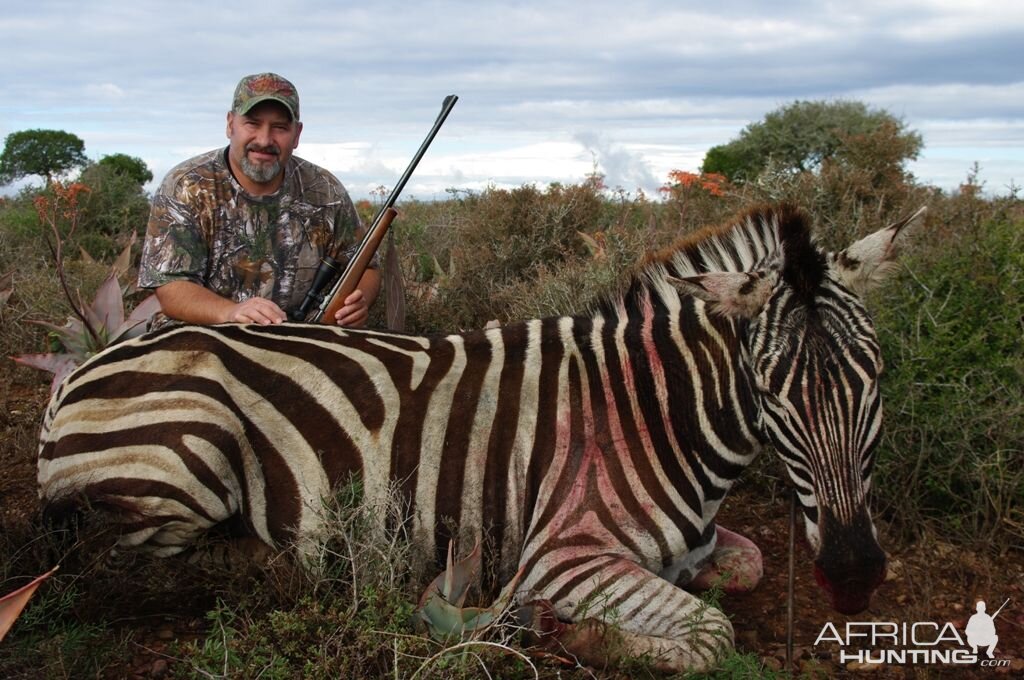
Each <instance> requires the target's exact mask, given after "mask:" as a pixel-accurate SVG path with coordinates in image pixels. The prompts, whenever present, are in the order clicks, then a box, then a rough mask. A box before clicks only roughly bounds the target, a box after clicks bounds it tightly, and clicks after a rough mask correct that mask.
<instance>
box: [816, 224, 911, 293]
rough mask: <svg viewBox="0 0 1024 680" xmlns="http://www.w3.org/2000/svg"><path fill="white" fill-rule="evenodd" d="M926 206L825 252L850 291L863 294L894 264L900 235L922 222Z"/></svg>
mask: <svg viewBox="0 0 1024 680" xmlns="http://www.w3.org/2000/svg"><path fill="white" fill-rule="evenodd" d="M926 212H927V208H925V207H923V206H922V207H921V208H918V210H917V212H915V213H914V214H913V215H911V216H910V217H906V218H904V219H902V220H900V221H899V222H895V223H893V224H890V225H889V226H888V227H886V228H884V229H880V230H878V231H876V232H875V233H873V234H870V235H868V236H865V237H864V238H862V239H860V240H859V241H857V242H855V243H853V244H851V245H850V246H849V247H848V248H846V250H842V251H840V252H838V253H834V254H830V255H829V262H830V264H831V265H832V268H833V269H834V270H835V272H836V274H837V275H838V277H839V280H840V281H842V282H843V285H845V286H846V287H847V288H849V289H850V290H852V291H854V292H855V293H857V294H858V295H863V294H864V293H866V292H867V291H869V290H871V289H872V288H874V287H875V286H877V285H878V284H880V283H881V282H882V281H884V280H885V277H886V276H887V275H888V274H889V273H890V272H891V271H892V270H893V269H895V267H896V253H897V251H898V249H899V248H898V246H899V241H900V240H901V239H900V237H901V235H902V234H904V233H906V232H908V231H909V230H910V229H909V228H913V227H915V226H916V225H918V224H920V223H921V222H923V221H924V216H925V213H926Z"/></svg>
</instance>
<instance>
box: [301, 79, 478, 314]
mask: <svg viewBox="0 0 1024 680" xmlns="http://www.w3.org/2000/svg"><path fill="white" fill-rule="evenodd" d="M458 100H459V98H458V97H457V96H456V95H454V94H450V95H448V96H447V97H445V98H444V102H443V103H442V104H441V113H439V114H438V115H437V120H436V121H434V127H432V128H431V129H430V132H429V133H427V138H426V139H424V140H423V143H422V144H421V145H420V148H419V151H417V152H416V155H415V156H413V159H412V162H411V163H409V167H407V168H406V169H405V172H404V173H402V176H401V177H400V178H399V179H398V183H397V184H395V188H394V189H392V190H391V194H390V195H389V196H388V198H387V200H386V201H384V205H382V206H381V208H380V212H378V213H377V217H375V218H374V220H373V224H371V225H370V228H369V229H367V230H366V234H364V235H363V240H362V241H360V242H359V246H358V247H357V248H356V251H355V253H354V254H353V255H352V257H351V258H350V259H349V261H348V264H347V265H345V269H344V271H342V273H341V276H339V277H338V279H337V281H335V283H334V285H333V286H331V289H330V290H329V291H328V292H327V293H326V294H325V295H321V291H322V290H323V289H324V288H325V287H326V286H327V284H328V283H330V282H331V280H332V279H334V276H335V274H337V273H338V269H339V267H340V263H339V262H338V258H340V257H341V255H342V253H340V252H338V248H337V246H335V247H334V248H333V249H331V251H330V252H328V253H326V254H325V255H324V256H323V257H322V258H321V259H320V267H319V268H318V269H317V271H316V275H315V276H314V277H313V283H312V285H310V287H309V290H308V291H307V292H306V297H305V298H303V300H302V304H301V305H299V307H298V309H296V310H294V311H293V312H291V313H289V315H288V316H289V317H290V318H291V320H292V321H303V320H306V321H309V322H310V323H323V324H333V323H334V315H335V313H336V312H337V311H338V310H339V309H341V308H342V307H343V306H344V304H345V298H347V297H348V296H349V295H351V294H352V292H353V291H354V290H355V289H356V286H357V284H358V283H359V279H360V278H362V276H363V272H365V271H366V267H367V266H368V265H369V264H370V260H371V259H373V255H374V253H376V252H377V248H379V247H380V243H381V241H383V240H384V235H385V234H386V233H387V231H388V227H390V226H391V221H392V220H394V219H395V216H396V215H397V214H398V211H397V210H395V201H397V200H398V195H399V194H401V193H402V189H404V188H405V183H406V182H408V181H409V178H410V177H411V176H412V173H413V171H414V170H416V166H417V165H419V162H420V159H421V158H423V154H425V153H426V152H427V147H429V146H430V143H431V142H432V141H434V137H435V136H436V135H437V131H438V130H440V129H441V126H442V125H444V121H445V119H446V118H447V117H448V114H449V113H451V110H452V108H453V107H454V106H455V102H457V101H458ZM314 304H319V307H318V308H317V310H316V312H314V313H313V315H312V316H310V317H309V318H308V319H306V316H307V315H308V314H309V310H310V308H312V306H313V305H314Z"/></svg>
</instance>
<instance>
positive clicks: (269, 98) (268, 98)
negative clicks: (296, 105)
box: [235, 94, 298, 120]
mask: <svg viewBox="0 0 1024 680" xmlns="http://www.w3.org/2000/svg"><path fill="white" fill-rule="evenodd" d="M263 102H277V103H278V104H280V105H281V106H283V107H284V108H286V109H287V110H288V115H290V116H291V117H292V120H298V117H297V116H296V115H295V111H294V110H293V109H292V107H291V104H289V103H288V102H287V101H285V100H284V99H282V98H281V97H275V96H274V95H272V94H266V95H263V96H261V97H253V98H252V99H249V100H248V101H246V102H245V104H243V105H242V106H240V107H238V108H237V109H236V110H235V113H238V114H240V115H243V116H244V115H245V114H247V113H249V112H250V111H252V109H253V107H254V106H256V105H257V104H261V103H263Z"/></svg>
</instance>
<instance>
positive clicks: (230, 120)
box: [224, 111, 235, 139]
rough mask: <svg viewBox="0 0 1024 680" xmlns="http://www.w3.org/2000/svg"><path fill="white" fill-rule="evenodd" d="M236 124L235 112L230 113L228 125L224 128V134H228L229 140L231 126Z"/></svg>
mask: <svg viewBox="0 0 1024 680" xmlns="http://www.w3.org/2000/svg"><path fill="white" fill-rule="evenodd" d="M234 122H235V112H234V111H228V119H227V123H226V124H225V126H224V134H226V135H227V136H228V139H231V126H232V125H233V124H234Z"/></svg>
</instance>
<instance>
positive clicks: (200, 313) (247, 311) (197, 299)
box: [156, 281, 285, 325]
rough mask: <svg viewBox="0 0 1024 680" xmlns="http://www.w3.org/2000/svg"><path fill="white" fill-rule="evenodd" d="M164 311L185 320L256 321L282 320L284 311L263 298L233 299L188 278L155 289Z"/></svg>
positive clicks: (204, 321) (210, 322)
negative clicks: (236, 300)
mask: <svg viewBox="0 0 1024 680" xmlns="http://www.w3.org/2000/svg"><path fill="white" fill-rule="evenodd" d="M156 297H157V299H158V300H159V301H160V306H161V307H162V308H163V312H164V314H166V315H167V316H168V317H170V318H172V319H178V320H179V321H184V322H186V323H200V324H214V323H258V324H263V325H270V324H276V323H281V322H282V321H284V320H285V313H284V311H282V310H281V308H280V307H278V306H277V304H276V303H274V302H271V301H270V300H267V299H266V298H260V297H255V298H249V299H248V300H244V301H242V302H234V301H232V300H228V299H227V298H224V297H221V296H220V295H217V294H216V293H214V292H213V291H211V290H208V289H206V288H203V287H202V286H200V285H199V284H197V283H193V282H191V281H171V282H170V283H165V284H164V285H162V286H160V287H159V288H157V289H156Z"/></svg>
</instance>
